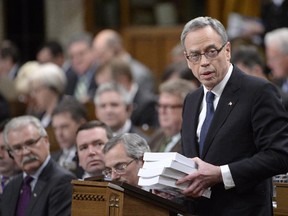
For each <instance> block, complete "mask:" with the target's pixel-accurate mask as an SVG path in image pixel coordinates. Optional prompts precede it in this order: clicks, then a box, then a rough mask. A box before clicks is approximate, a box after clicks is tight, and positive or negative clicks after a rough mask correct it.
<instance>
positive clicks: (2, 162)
mask: <svg viewBox="0 0 288 216" xmlns="http://www.w3.org/2000/svg"><path fill="white" fill-rule="evenodd" d="M17 169H19V168H18V166H17V165H16V163H15V161H14V160H13V159H12V158H10V156H9V154H8V152H7V150H6V148H5V144H4V139H3V133H2V132H0V174H1V175H3V176H6V177H9V176H11V175H13V174H14V173H15V170H17Z"/></svg>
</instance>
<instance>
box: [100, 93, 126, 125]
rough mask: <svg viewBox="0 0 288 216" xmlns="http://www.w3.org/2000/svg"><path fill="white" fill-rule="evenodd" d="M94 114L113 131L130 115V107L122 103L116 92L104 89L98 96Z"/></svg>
mask: <svg viewBox="0 0 288 216" xmlns="http://www.w3.org/2000/svg"><path fill="white" fill-rule="evenodd" d="M95 114H96V116H97V118H98V119H99V120H100V121H102V122H104V123H105V124H106V125H108V126H109V127H110V128H111V129H112V130H113V131H117V130H119V129H120V128H121V127H123V125H124V124H125V122H126V120H127V119H128V118H129V117H130V108H129V106H127V105H126V104H125V103H124V101H123V99H122V97H121V95H120V94H119V93H118V92H115V91H106V92H103V93H102V94H101V95H100V96H99V103H98V104H97V105H96V107H95Z"/></svg>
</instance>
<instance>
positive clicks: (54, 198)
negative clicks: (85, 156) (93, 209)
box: [1, 116, 75, 216]
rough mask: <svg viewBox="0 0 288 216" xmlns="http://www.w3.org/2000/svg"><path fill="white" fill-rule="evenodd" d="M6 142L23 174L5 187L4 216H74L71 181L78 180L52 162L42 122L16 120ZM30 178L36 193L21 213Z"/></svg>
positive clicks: (28, 118) (24, 118) (9, 126)
mask: <svg viewBox="0 0 288 216" xmlns="http://www.w3.org/2000/svg"><path fill="white" fill-rule="evenodd" d="M4 140H5V143H6V144H7V145H8V147H9V152H10V154H11V156H12V157H13V158H14V160H15V162H16V163H17V165H18V166H19V167H20V168H21V169H22V171H23V173H21V174H19V175H18V176H16V177H15V178H13V179H12V180H11V181H10V182H9V183H8V185H7V186H6V187H5V190H4V193H3V197H2V198H3V199H2V206H1V211H2V216H11V215H16V216H18V215H27V216H28V215H29V216H39V215H41V216H48V215H51V216H52V215H53V216H56V215H58V216H64V215H67V216H68V215H71V199H72V185H71V180H72V179H73V178H75V177H74V176H73V174H71V173H70V172H69V171H66V170H65V169H64V168H62V167H60V166H59V165H58V164H57V163H56V162H54V161H53V160H52V159H51V156H50V153H49V147H50V145H49V140H48V137H47V133H46V131H45V129H44V128H43V126H42V125H41V123H40V121H39V120H38V119H37V118H35V117H32V116H21V117H16V118H13V119H12V120H10V121H9V122H8V123H7V125H6V126H5V129H4ZM26 176H30V177H32V181H31V182H30V184H29V186H28V187H29V189H30V191H31V192H32V193H31V196H30V199H29V201H28V204H27V205H26V207H24V208H21V209H20V205H19V202H20V197H22V195H23V194H24V192H23V191H24V189H23V188H22V185H23V182H24V180H23V179H25V177H26ZM21 188H22V189H21Z"/></svg>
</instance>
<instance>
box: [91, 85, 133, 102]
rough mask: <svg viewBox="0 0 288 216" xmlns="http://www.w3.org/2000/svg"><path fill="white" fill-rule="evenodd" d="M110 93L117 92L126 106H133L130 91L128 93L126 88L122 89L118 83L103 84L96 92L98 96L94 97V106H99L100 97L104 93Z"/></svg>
mask: <svg viewBox="0 0 288 216" xmlns="http://www.w3.org/2000/svg"><path fill="white" fill-rule="evenodd" d="M110 91H112V92H117V93H118V94H119V95H120V96H121V98H122V100H123V102H124V104H126V105H131V104H132V101H131V97H130V95H129V93H128V91H126V89H125V88H124V87H122V86H121V85H120V84H118V83H116V82H109V83H103V84H101V85H100V86H99V87H98V88H97V90H96V94H95V97H94V104H95V105H96V106H97V105H99V103H100V101H99V97H100V95H101V94H103V93H104V92H110Z"/></svg>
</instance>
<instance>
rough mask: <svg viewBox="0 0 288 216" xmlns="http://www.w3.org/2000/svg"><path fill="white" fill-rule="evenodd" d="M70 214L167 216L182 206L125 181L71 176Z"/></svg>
mask: <svg viewBox="0 0 288 216" xmlns="http://www.w3.org/2000/svg"><path fill="white" fill-rule="evenodd" d="M72 184H73V194H72V215H73V216H147V215H151V216H170V215H171V213H172V215H176V214H177V212H179V213H183V211H184V209H183V206H180V205H178V204H177V203H173V202H172V201H170V200H166V199H163V198H161V197H159V196H156V195H154V194H152V193H149V192H147V191H144V190H142V189H140V188H136V187H133V186H131V185H128V184H125V183H123V184H120V185H117V184H113V183H109V182H97V181H79V180H73V181H72Z"/></svg>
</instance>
